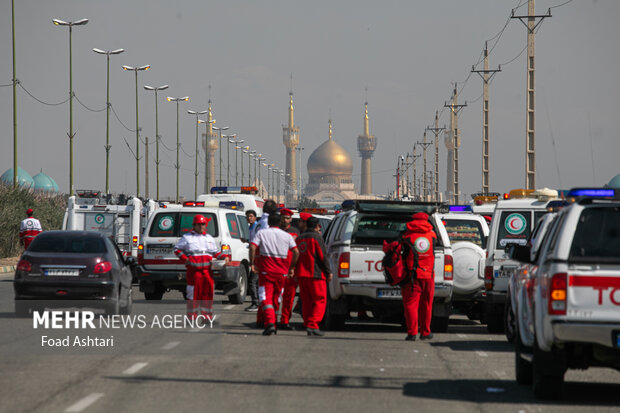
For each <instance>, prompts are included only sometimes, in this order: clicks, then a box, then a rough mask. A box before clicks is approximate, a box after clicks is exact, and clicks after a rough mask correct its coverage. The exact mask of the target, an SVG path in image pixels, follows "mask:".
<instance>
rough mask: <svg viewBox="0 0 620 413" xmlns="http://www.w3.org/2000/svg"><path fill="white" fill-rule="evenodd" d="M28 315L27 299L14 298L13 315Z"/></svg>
mask: <svg viewBox="0 0 620 413" xmlns="http://www.w3.org/2000/svg"><path fill="white" fill-rule="evenodd" d="M29 315H30V305H29V304H28V302H27V301H22V300H15V316H16V317H28V316H29Z"/></svg>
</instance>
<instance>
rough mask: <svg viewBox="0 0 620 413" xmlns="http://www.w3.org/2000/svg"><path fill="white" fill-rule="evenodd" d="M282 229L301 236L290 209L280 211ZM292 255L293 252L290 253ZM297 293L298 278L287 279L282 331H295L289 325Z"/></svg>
mask: <svg viewBox="0 0 620 413" xmlns="http://www.w3.org/2000/svg"><path fill="white" fill-rule="evenodd" d="M280 217H281V218H280V219H281V221H280V229H281V230H282V231H284V232H288V233H289V234H291V236H292V237H293V239H297V237H298V236H299V230H298V229H297V228H295V227H294V226H292V225H291V222H292V221H293V211H291V210H290V209H288V208H282V209H280ZM289 254H291V252H289ZM296 291H297V276H294V277H286V279H285V280H284V289H283V291H282V313H281V315H280V325H279V326H278V328H279V329H281V330H294V328H293V327H292V326H291V325H290V324H289V320H290V319H291V313H292V312H293V304H294V303H295V292H296Z"/></svg>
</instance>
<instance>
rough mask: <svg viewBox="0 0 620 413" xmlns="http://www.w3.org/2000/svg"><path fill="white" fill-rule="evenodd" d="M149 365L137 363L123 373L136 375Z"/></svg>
mask: <svg viewBox="0 0 620 413" xmlns="http://www.w3.org/2000/svg"><path fill="white" fill-rule="evenodd" d="M147 364H149V363H136V364H134V365H133V366H131V367H129V368H128V369H127V370H125V371H124V372H123V374H136V373H137V372H138V371H140V370H142V369H143V368H144V367H145V366H146V365H147Z"/></svg>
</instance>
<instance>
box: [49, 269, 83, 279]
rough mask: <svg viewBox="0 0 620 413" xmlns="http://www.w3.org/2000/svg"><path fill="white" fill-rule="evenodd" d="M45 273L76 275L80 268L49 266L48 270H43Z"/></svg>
mask: <svg viewBox="0 0 620 413" xmlns="http://www.w3.org/2000/svg"><path fill="white" fill-rule="evenodd" d="M45 275H55V276H62V277H77V276H78V275H80V270H78V269H66V268H50V269H49V270H45Z"/></svg>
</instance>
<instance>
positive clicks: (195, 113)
mask: <svg viewBox="0 0 620 413" xmlns="http://www.w3.org/2000/svg"><path fill="white" fill-rule="evenodd" d="M207 112H208V111H207V110H202V111H200V112H196V111H193V110H188V111H187V113H189V114H190V115H196V154H195V156H196V159H195V161H196V162H195V166H194V199H198V123H200V122H198V116H199V115H204V114H205V113H207Z"/></svg>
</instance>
